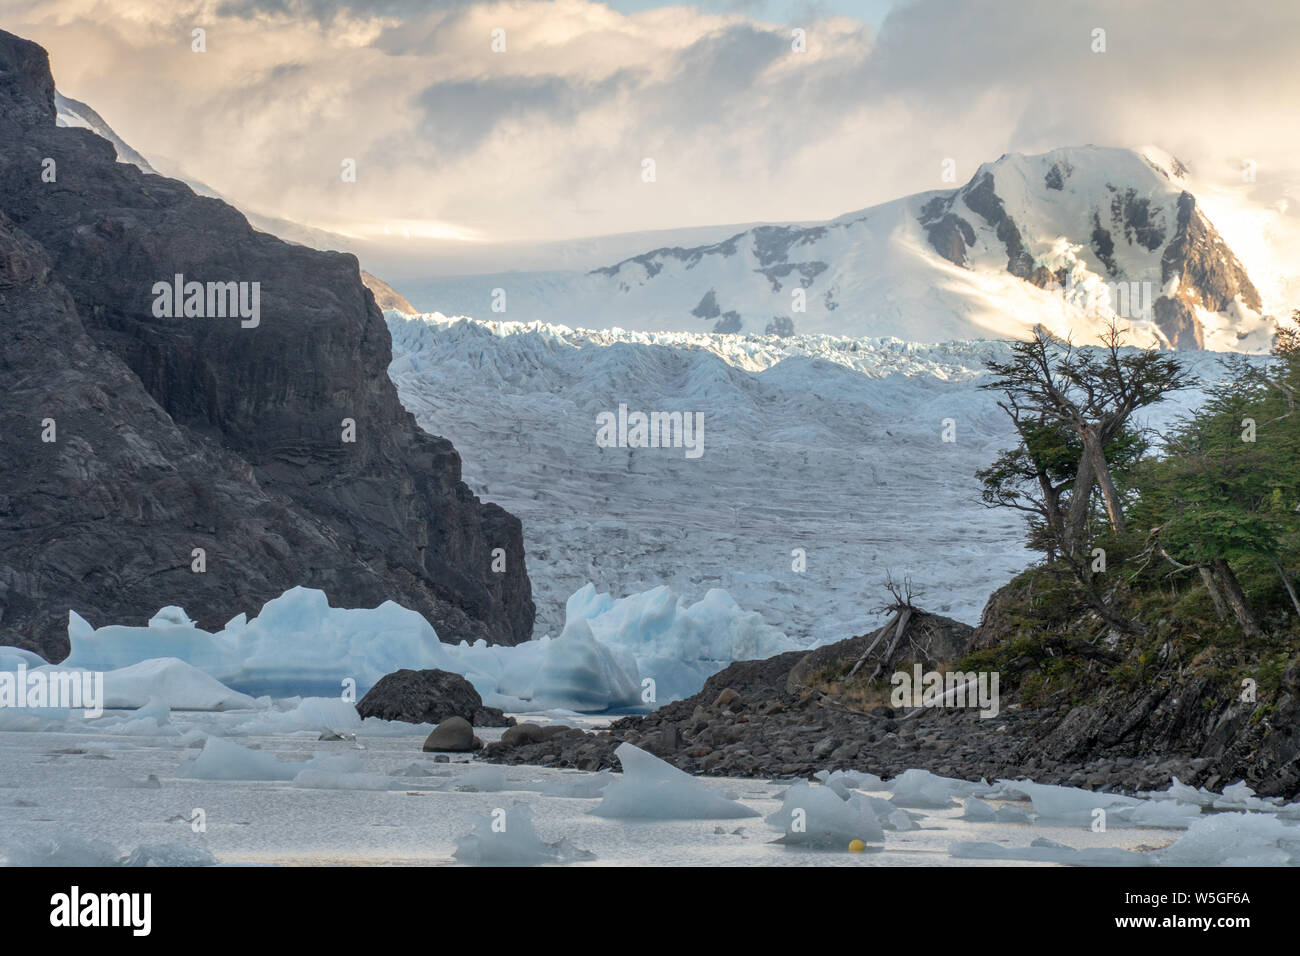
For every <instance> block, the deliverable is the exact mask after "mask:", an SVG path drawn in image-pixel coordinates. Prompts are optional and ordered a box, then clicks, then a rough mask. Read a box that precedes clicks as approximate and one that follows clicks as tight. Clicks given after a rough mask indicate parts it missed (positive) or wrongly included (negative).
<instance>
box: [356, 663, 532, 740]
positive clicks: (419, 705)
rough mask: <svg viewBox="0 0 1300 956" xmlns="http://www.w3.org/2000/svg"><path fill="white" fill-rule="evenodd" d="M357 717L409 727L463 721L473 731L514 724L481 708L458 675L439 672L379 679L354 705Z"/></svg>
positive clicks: (494, 711) (493, 710) (397, 674)
mask: <svg viewBox="0 0 1300 956" xmlns="http://www.w3.org/2000/svg"><path fill="white" fill-rule="evenodd" d="M357 713H358V714H360V715H361V716H362V717H378V718H380V719H381V720H401V721H405V722H406V723H409V724H436V723H439V722H440V721H443V720H446V719H447V718H448V717H460V718H463V719H464V720H467V721H469V722H470V723H472V724H473V725H474V726H476V727H508V726H511V725H513V724H514V719H513V718H507V717H506V715H505V714H503V713H502V712H501V711H499V710H497V709H496V708H495V707H484V706H483V698H482V697H480V696H479V692H478V691H476V690H475V689H474V685H473V684H471V683H470V682H469V681H467V680H466V679H465V678H464V677H462V676H461V675H460V674H453V673H451V672H450V671H440V670H422V671H413V670H407V669H405V668H403V669H402V670H399V671H394V672H393V673H391V674H388V675H386V676H384V677H382V678H380V679H379V682H378V683H377V684H375V686H374V687H372V688H370V690H369V692H368V693H367V694H366V696H364V697H362V698H361V700H359V701H357Z"/></svg>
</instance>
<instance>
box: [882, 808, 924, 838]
mask: <svg viewBox="0 0 1300 956" xmlns="http://www.w3.org/2000/svg"><path fill="white" fill-rule="evenodd" d="M882 802H883V801H882ZM883 822H884V826H885V827H886V828H887V829H890V830H897V831H898V832H899V833H906V832H908V831H909V830H917V829H920V828H919V827H918V826H917V825H916V821H915V820H913V819H912V815H911V814H910V813H908V812H907V811H906V810H891V811H890V812H889V815H888V816H886V817H885V818H884V821H883Z"/></svg>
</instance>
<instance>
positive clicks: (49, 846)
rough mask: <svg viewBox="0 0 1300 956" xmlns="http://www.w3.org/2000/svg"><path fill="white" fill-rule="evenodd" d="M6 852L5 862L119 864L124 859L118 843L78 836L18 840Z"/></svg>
mask: <svg viewBox="0 0 1300 956" xmlns="http://www.w3.org/2000/svg"><path fill="white" fill-rule="evenodd" d="M3 853H4V858H5V865H6V866H117V865H118V863H119V862H120V861H121V855H120V854H119V853H118V852H117V847H115V846H111V845H110V844H108V843H105V842H103V841H102V840H85V839H82V838H81V837H77V836H64V837H59V838H58V839H55V840H39V841H37V842H35V843H29V842H26V841H22V842H16V843H14V844H12V845H10V846H6V847H5V848H4V850H3Z"/></svg>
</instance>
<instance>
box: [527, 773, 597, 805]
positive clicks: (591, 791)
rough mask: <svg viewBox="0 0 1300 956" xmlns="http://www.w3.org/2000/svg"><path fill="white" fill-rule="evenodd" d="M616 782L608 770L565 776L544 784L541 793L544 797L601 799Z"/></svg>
mask: <svg viewBox="0 0 1300 956" xmlns="http://www.w3.org/2000/svg"><path fill="white" fill-rule="evenodd" d="M613 780H614V775H613V774H612V773H610V772H609V771H608V770H601V771H600V772H599V773H576V774H564V775H563V776H560V777H554V778H552V779H550V780H547V781H546V782H545V783H543V784H542V786H541V788H540V790H539V792H540V793H541V794H542V796H544V797H575V798H588V799H591V798H594V797H599V796H600V795H601V794H602V793H603V792H604V790H605V788H606V787H608V786H609V785H610V784H611V783H612V782H613Z"/></svg>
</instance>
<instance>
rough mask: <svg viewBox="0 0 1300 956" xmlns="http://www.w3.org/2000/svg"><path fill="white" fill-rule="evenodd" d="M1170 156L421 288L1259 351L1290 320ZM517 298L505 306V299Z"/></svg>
mask: <svg viewBox="0 0 1300 956" xmlns="http://www.w3.org/2000/svg"><path fill="white" fill-rule="evenodd" d="M1194 188H1195V187H1194V184H1193V182H1192V179H1191V177H1190V175H1189V173H1188V171H1187V169H1186V168H1185V167H1184V166H1183V165H1182V163H1180V162H1179V161H1178V160H1177V159H1175V158H1174V157H1172V156H1170V155H1168V154H1165V153H1162V152H1161V151H1159V150H1156V149H1152V148H1146V149H1142V150H1130V149H1115V148H1103V147H1095V146H1085V147H1079V148H1070V149H1058V150H1053V151H1052V152H1049V153H1044V154H1041V155H1036V156H1025V155H1020V154H1009V155H1006V156H1003V157H1002V158H1000V159H998V160H997V161H995V162H990V163H985V164H984V165H982V166H981V167H980V168H979V169H978V170H977V171H976V173H975V175H974V176H972V177H971V179H970V181H969V182H967V183H966V184H965V185H963V186H961V187H959V188H956V189H953V190H949V191H934V192H927V193H920V194H917V195H914V196H909V197H906V198H903V199H899V200H895V201H893V202H888V203H884V204H882V205H879V206H873V207H871V208H869V209H864V210H860V211H858V212H854V213H849V214H848V215H844V216H841V217H839V218H837V219H834V220H831V221H829V222H824V223H814V224H802V225H764V226H757V227H754V228H751V229H747V230H745V231H742V232H738V233H737V234H735V235H733V236H731V237H730V238H727V239H725V240H723V241H721V242H715V243H713V244H710V245H702V246H695V247H690V248H683V247H672V248H658V249H653V250H650V251H648V252H645V253H643V254H641V255H637V256H634V257H632V258H628V259H624V260H622V261H620V262H616V263H613V264H611V265H608V266H605V267H602V268H598V269H594V270H592V271H589V272H585V273H533V274H510V273H504V274H495V275H485V276H469V277H459V278H455V279H445V280H430V281H429V282H426V283H422V284H419V285H418V286H416V285H412V284H410V283H406V284H405V285H404V287H405V288H406V289H407V290H408V294H411V295H414V296H415V297H416V299H417V304H419V302H421V301H432V302H435V303H437V306H438V308H439V309H440V310H442V311H444V312H464V313H465V314H469V315H478V316H485V317H486V315H487V314H488V313H489V312H490V311H496V312H498V313H501V312H502V311H503V310H502V308H501V303H503V302H504V314H500V315H497V316H493V317H495V318H508V319H514V320H518V321H544V322H557V323H566V324H569V325H578V326H583V327H589V328H609V327H620V328H628V329H639V330H662V331H717V332H745V333H765V332H766V333H776V334H790V333H792V332H793V333H826V334H832V335H848V336H896V337H898V338H902V339H905V340H912V341H945V340H954V339H974V338H985V337H995V338H1003V337H1011V336H1020V335H1023V333H1024V332H1025V331H1026V330H1027V329H1029V328H1031V327H1032V326H1034V325H1035V324H1039V323H1041V324H1043V325H1046V326H1048V327H1049V328H1052V329H1053V330H1055V331H1058V332H1061V333H1067V332H1069V333H1072V334H1074V335H1075V337H1076V338H1079V339H1084V340H1086V339H1088V338H1090V337H1091V336H1092V335H1093V334H1095V332H1096V331H1097V330H1098V329H1100V328H1101V327H1102V326H1103V325H1104V324H1105V323H1106V322H1107V321H1109V320H1110V319H1111V318H1114V317H1118V318H1120V319H1122V320H1124V321H1123V322H1122V324H1124V325H1130V326H1132V327H1133V329H1134V333H1133V341H1134V342H1135V343H1137V344H1158V345H1162V346H1165V347H1173V348H1184V349H1185V348H1209V349H1216V350H1234V351H1255V350H1260V349H1264V348H1267V346H1268V343H1269V338H1270V336H1271V332H1272V328H1273V319H1272V318H1271V317H1270V316H1269V315H1268V314H1267V313H1268V309H1267V308H1266V304H1265V303H1264V302H1262V301H1261V298H1260V294H1259V292H1258V291H1257V290H1256V288H1255V286H1254V284H1253V283H1252V282H1251V279H1250V277H1249V275H1248V273H1247V270H1246V268H1245V267H1244V266H1243V265H1242V263H1241V262H1240V261H1239V260H1238V258H1237V256H1236V255H1235V254H1234V253H1233V251H1232V249H1231V248H1229V246H1228V244H1227V243H1226V242H1225V241H1224V240H1223V239H1222V238H1221V237H1220V235H1219V233H1218V232H1217V231H1216V230H1215V227H1214V225H1213V224H1212V223H1211V222H1210V220H1209V219H1208V218H1207V216H1206V215H1205V213H1204V212H1203V211H1202V210H1201V208H1200V207H1199V205H1198V203H1197V200H1196V195H1195V192H1194ZM503 292H504V296H503V295H502V293H503Z"/></svg>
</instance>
